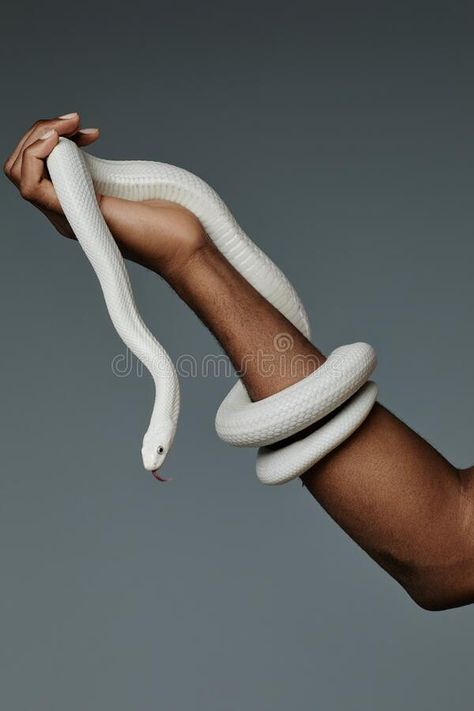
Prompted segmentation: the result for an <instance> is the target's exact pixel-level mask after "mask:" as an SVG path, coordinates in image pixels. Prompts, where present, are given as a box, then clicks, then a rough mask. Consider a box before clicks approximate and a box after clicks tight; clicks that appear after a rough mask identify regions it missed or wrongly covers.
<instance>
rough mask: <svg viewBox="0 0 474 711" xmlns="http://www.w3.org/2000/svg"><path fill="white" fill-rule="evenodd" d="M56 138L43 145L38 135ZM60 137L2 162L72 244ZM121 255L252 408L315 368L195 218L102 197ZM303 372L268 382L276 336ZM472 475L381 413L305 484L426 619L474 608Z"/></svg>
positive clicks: (170, 208) (26, 143)
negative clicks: (167, 301)
mask: <svg viewBox="0 0 474 711" xmlns="http://www.w3.org/2000/svg"><path fill="white" fill-rule="evenodd" d="M50 130H53V133H52V134H49V135H48V136H47V137H46V138H45V139H43V138H40V136H41V135H42V134H44V133H47V132H48V131H50ZM58 135H67V136H69V137H71V138H73V139H74V140H76V141H77V142H78V143H80V144H81V145H87V144H88V143H91V142H92V141H93V140H95V138H97V137H98V132H95V133H94V132H92V133H82V134H80V133H79V117H78V116H77V115H73V116H71V117H69V118H66V119H59V118H58V119H52V120H50V121H46V122H42V123H39V124H35V126H34V127H33V128H32V130H31V131H30V132H29V133H28V134H27V136H26V137H24V139H22V141H21V142H20V144H19V146H18V147H17V149H15V151H14V152H13V154H12V156H10V158H9V159H8V160H7V162H6V164H5V172H6V173H7V175H8V176H9V178H10V179H11V180H12V181H13V182H14V183H15V184H16V185H17V186H18V187H19V188H20V190H21V192H22V195H23V196H24V197H25V198H26V199H28V200H29V201H31V202H32V203H33V204H35V205H36V206H37V207H39V208H40V209H41V210H42V211H43V212H45V214H46V215H47V217H48V219H50V220H51V221H52V222H53V224H55V226H56V227H57V229H58V230H59V231H60V232H61V233H62V234H65V235H67V236H70V237H73V234H72V232H71V230H70V228H69V226H68V225H67V222H66V221H65V219H64V216H63V215H62V213H61V210H60V208H59V204H58V203H57V199H56V196H55V194H54V190H53V189H52V185H51V183H50V181H49V180H48V176H47V172H46V169H45V164H44V161H45V159H46V157H47V155H49V153H50V152H51V150H52V148H53V147H54V145H55V144H56V143H57V140H58ZM98 197H99V201H100V205H101V209H102V211H103V214H104V217H105V219H106V221H107V223H108V224H109V227H110V229H111V231H112V233H113V234H114V237H115V239H116V240H117V243H118V244H119V247H120V248H121V250H122V253H123V254H124V256H126V257H128V258H132V259H134V260H135V261H137V262H139V263H140V264H143V265H145V266H146V267H148V268H150V269H152V270H153V271H155V272H157V273H159V274H160V275H161V276H163V277H164V278H165V279H167V281H168V282H169V283H170V284H171V286H172V287H173V288H174V289H175V290H176V292H177V293H178V294H179V295H180V296H181V297H182V298H183V299H184V300H185V301H186V302H187V303H188V304H189V305H190V306H191V308H193V309H194V311H195V312H196V313H197V315H198V316H199V317H200V318H201V320H202V321H203V322H204V323H205V324H206V325H207V326H208V327H209V329H210V330H211V331H212V332H213V333H214V334H215V336H216V337H217V338H218V340H219V341H220V343H221V344H222V346H223V348H224V349H225V350H226V352H227V353H228V354H229V357H230V358H231V359H232V361H233V363H234V365H235V367H236V368H237V369H239V370H240V369H241V368H242V364H243V363H244V364H245V367H244V368H243V373H242V377H243V380H244V382H245V385H246V387H247V389H248V391H249V393H250V395H251V397H252V398H253V399H254V400H258V399H260V398H264V397H266V396H268V395H271V394H272V393H274V392H277V391H279V390H282V389H283V388H285V387H287V386H288V385H291V384H292V383H293V382H295V381H296V380H298V379H300V378H302V377H304V375H306V374H308V372H309V371H308V368H309V369H311V368H313V369H314V368H317V367H318V366H319V365H321V364H322V362H323V361H324V357H323V355H322V354H321V353H320V352H319V351H318V350H317V348H316V347H315V346H313V345H312V344H311V343H310V342H309V341H307V339H305V338H304V337H303V336H302V335H301V334H300V333H299V332H298V331H297V330H296V329H295V328H294V327H293V326H292V325H291V324H290V323H289V322H288V321H287V320H286V319H285V318H284V317H283V316H282V315H281V314H280V313H279V312H278V311H277V310H276V309H274V308H273V307H272V306H271V305H270V304H269V303H268V302H266V301H265V300H264V299H263V298H262V297H261V296H260V295H259V294H258V293H257V292H256V291H255V290H254V289H253V288H252V287H251V286H250V285H249V284H248V283H247V282H246V281H245V280H244V279H243V278H242V277H241V276H240V274H238V272H236V271H235V270H234V269H233V268H232V267H231V265H230V264H229V263H228V262H227V261H226V260H225V259H224V258H223V257H222V256H221V255H220V254H219V252H218V251H217V250H216V249H215V248H214V247H213V245H212V244H211V243H210V242H209V240H208V239H207V237H206V235H205V233H204V231H203V229H202V227H201V225H200V224H199V222H198V221H197V220H196V219H195V218H194V216H193V215H191V213H187V212H186V211H185V210H183V209H182V208H179V207H177V206H174V205H170V204H167V203H163V202H160V201H147V202H145V203H131V202H128V201H124V200H118V199H115V198H107V197H103V196H98ZM280 334H285V335H287V336H288V337H289V339H290V343H291V347H290V348H288V349H286V350H285V351H284V353H283V354H282V353H281V351H279V352H278V358H279V359H281V358H282V357H284V358H287V359H288V360H292V362H294V360H295V359H297V358H300V359H302V360H300V362H302V363H306V365H307V369H306V372H304V369H301V370H296V371H295V369H294V368H284V367H283V368H279V369H278V370H277V371H276V372H273V373H270V374H268V373H264V372H262V369H261V368H259V367H258V362H259V361H258V357H256V356H257V354H258V352H265V353H266V354H270V355H272V353H273V354H274V355H275V349H276V346H275V343H276V341H275V339H276V337H277V336H278V335H280ZM471 473H472V472H471V471H470V470H467V471H464V472H460V471H458V470H456V469H455V468H454V467H452V466H451V465H450V464H449V463H448V462H446V460H444V459H443V458H442V457H441V456H440V455H439V454H438V453H437V452H436V451H435V450H434V449H433V448H432V447H430V446H429V445H428V444H427V443H426V442H424V440H422V439H421V438H420V437H419V436H418V435H416V434H415V433H414V432H412V431H411V430H410V429H409V428H408V427H406V426H405V425H404V424H403V423H401V422H400V421H399V420H398V419H397V418H396V417H394V416H393V415H392V414H391V413H389V412H388V411H387V410H386V409H385V408H383V407H382V406H381V405H376V406H375V407H374V410H373V411H372V413H371V415H370V416H369V417H368V419H367V420H366V422H365V423H364V425H363V426H362V427H360V428H359V430H358V431H357V432H356V433H355V434H354V435H353V436H352V437H351V438H350V439H349V440H347V441H346V442H345V443H344V444H343V445H341V446H340V447H339V448H338V449H337V450H335V451H334V452H332V453H331V454H330V455H329V456H327V457H326V458H325V459H324V460H323V461H322V462H320V463H319V464H318V465H317V466H315V467H313V469H312V470H311V471H309V472H307V473H306V474H305V475H304V477H303V481H304V483H305V485H306V487H307V488H308V490H309V491H310V492H311V493H312V494H313V496H315V498H316V499H317V500H318V501H319V502H320V503H321V505H322V506H323V507H324V508H325V509H326V510H327V511H328V513H329V514H330V515H331V516H332V517H333V518H334V519H335V520H336V521H337V522H338V523H339V524H340V525H341V526H342V527H343V528H344V529H345V530H346V531H347V532H348V533H349V534H350V535H351V536H352V538H353V539H354V540H355V541H357V542H358V543H359V544H360V545H361V546H362V547H363V548H364V549H365V550H366V551H367V552H368V553H369V554H370V555H371V556H372V557H373V558H374V559H375V560H376V561H377V562H378V563H380V564H381V565H382V566H383V567H384V568H385V569H386V570H388V572H389V573H390V574H391V575H393V577H395V578H396V579H397V580H398V581H399V582H400V583H401V584H402V585H403V586H404V587H405V589H406V590H407V591H408V592H409V594H410V595H411V596H412V597H413V598H414V599H415V600H416V601H417V602H418V603H419V604H420V605H422V606H423V607H425V608H427V609H443V608H446V607H451V606H454V605H458V604H467V603H468V602H471V601H472V600H473V598H474V579H473V578H474V562H473V561H474V543H473V541H474V536H473V526H474V523H473V516H472V512H473V507H472V501H473V494H472V484H471V481H472V477H471Z"/></svg>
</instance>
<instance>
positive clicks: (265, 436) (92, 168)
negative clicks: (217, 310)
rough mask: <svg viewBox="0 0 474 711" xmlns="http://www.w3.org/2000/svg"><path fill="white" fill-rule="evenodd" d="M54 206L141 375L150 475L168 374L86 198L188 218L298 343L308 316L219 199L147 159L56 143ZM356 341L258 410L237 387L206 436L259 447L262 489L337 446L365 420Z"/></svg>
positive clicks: (165, 408)
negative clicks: (151, 388)
mask: <svg viewBox="0 0 474 711" xmlns="http://www.w3.org/2000/svg"><path fill="white" fill-rule="evenodd" d="M47 165H48V171H49V173H50V176H51V180H52V182H53V185H54V187H55V190H56V193H57V195H58V199H59V201H60V204H61V207H62V209H63V211H64V214H65V215H66V217H67V219H68V221H69V223H70V225H71V227H72V229H73V230H74V233H75V235H76V237H77V239H78V241H79V243H80V245H81V247H82V248H83V250H84V252H85V254H86V256H87V258H88V259H89V261H90V263H91V265H92V267H93V269H94V271H95V273H96V275H97V277H98V279H99V282H100V285H101V288H102V292H103V295H104V298H105V302H106V305H107V309H108V312H109V315H110V318H111V320H112V322H113V325H114V326H115V328H116V330H117V332H118V334H119V335H120V337H121V338H122V340H123V341H124V343H125V344H126V346H127V347H128V348H129V349H130V350H131V351H132V352H133V353H134V354H135V355H136V357H137V358H139V359H140V360H141V361H142V362H143V364H144V365H145V366H146V368H147V369H148V370H149V371H150V373H151V375H152V377H153V380H154V383H155V401H154V406H153V411H152V415H151V419H150V424H149V427H148V430H147V431H146V433H145V435H144V438H143V445H142V458H143V464H144V467H145V469H147V470H150V471H153V472H154V473H156V472H157V471H158V470H159V469H160V468H161V467H162V465H163V462H164V460H165V458H166V456H167V454H168V452H169V450H170V448H171V445H172V442H173V439H174V436H175V433H176V427H177V421H178V416H179V382H178V378H177V374H176V370H175V367H174V365H173V363H172V361H171V359H170V357H169V356H168V354H167V353H166V351H165V349H164V348H163V347H162V346H161V345H160V343H159V342H158V341H157V339H156V338H155V337H154V336H153V335H152V333H151V332H150V330H149V329H148V328H147V326H146V325H145V324H144V322H143V320H142V318H141V316H140V314H139V312H138V309H137V307H136V305H135V300H134V297H133V292H132V288H131V285H130V281H129V278H128V274H127V270H126V268H125V264H124V261H123V258H122V256H121V254H120V252H119V249H118V247H117V245H116V243H115V240H114V238H113V236H112V235H111V233H110V231H109V229H108V227H107V225H106V223H105V220H104V218H103V216H102V214H101V212H100V209H99V206H98V203H97V199H96V192H97V193H99V194H102V195H109V196H113V197H118V198H124V199H127V200H137V201H139V200H151V199H157V198H160V199H163V200H168V201H171V202H175V203H177V204H179V205H181V206H183V207H185V208H186V209H188V210H190V211H191V212H192V213H194V215H196V217H197V218H198V219H199V220H200V222H201V223H202V225H203V227H204V229H205V230H206V232H207V234H208V235H209V237H210V238H211V240H212V241H213V242H214V244H215V245H216V247H217V248H218V249H219V250H220V252H221V253H222V254H223V255H224V257H226V259H228V261H229V262H230V263H231V264H232V265H233V266H234V267H235V268H236V269H237V270H238V271H239V272H240V274H242V276H243V277H244V278H245V279H247V281H248V282H250V284H252V286H253V287H254V288H255V289H256V290H257V291H258V292H259V293H260V294H261V295H262V296H263V297H264V298H265V299H267V300H268V301H269V302H270V303H271V304H273V306H275V307H276V308H277V309H278V310H279V311H280V312H281V313H282V314H283V315H284V316H285V317H286V318H287V319H288V320H289V321H290V322H291V323H292V324H294V326H295V327H296V328H297V329H299V330H300V331H301V332H302V333H303V334H304V335H305V336H306V337H309V335H310V328H309V322H308V318H307V315H306V312H305V309H304V306H303V304H302V303H301V300H300V299H299V297H298V295H297V293H296V291H295V289H294V288H293V286H292V285H291V284H290V282H289V281H288V279H287V278H286V277H285V276H284V274H283V273H282V272H281V271H280V269H279V268H278V267H277V266H276V265H275V264H274V263H273V262H272V261H271V259H270V258H269V257H268V256H267V255H266V254H265V253H264V252H262V250H261V249H259V247H257V245H255V244H254V242H252V240H251V239H250V238H249V237H248V236H247V235H246V234H245V232H244V231H243V230H242V229H241V227H240V226H239V225H238V223H237V222H236V220H235V218H234V217H233V215H232V214H231V212H230V211H229V209H228V208H227V206H226V205H225V204H224V202H223V201H222V200H221V198H220V197H219V195H218V194H217V193H216V192H215V191H214V190H213V189H212V188H211V187H210V186H209V185H207V184H206V183H205V182H204V181H203V180H201V179H200V178H198V177H197V176H195V175H193V174H192V173H189V172H188V171H186V170H184V169H182V168H177V167H175V166H172V165H168V164H165V163H158V162H151V161H110V160H103V159H99V158H96V157H94V156H92V155H90V154H88V153H85V152H84V151H82V150H80V149H79V148H78V147H77V146H76V145H75V144H74V143H73V142H72V141H69V140H68V139H65V138H61V139H60V141H59V143H58V145H57V146H56V147H55V148H54V150H53V151H52V153H51V155H50V156H49V158H48V161H47ZM375 364H376V357H375V353H374V350H373V349H372V347H371V346H369V345H368V344H366V343H354V344H352V345H348V346H342V347H340V348H337V349H336V350H335V351H333V352H332V353H331V355H330V356H329V358H328V360H327V361H326V362H325V363H324V364H323V365H322V366H321V367H320V368H318V369H317V370H316V371H315V372H314V373H312V374H311V375H309V376H308V377H307V378H305V379H303V380H301V381H299V382H298V383H296V384H295V385H292V386H290V387H289V388H286V389H285V390H283V391H281V392H279V393H276V394H275V395H272V396H271V397H268V398H266V399H264V400H261V401H258V402H251V400H250V398H249V396H248V394H247V391H246V390H245V387H244V385H243V383H242V381H241V380H238V381H237V382H236V383H235V385H234V386H233V388H232V390H231V391H230V392H229V394H228V395H227V397H226V398H225V399H224V401H223V402H222V404H221V406H220V407H219V410H218V412H217V416H216V429H217V433H218V434H219V436H220V437H221V438H222V439H223V440H225V441H226V442H228V443H230V444H233V445H236V446H252V447H259V448H260V449H259V452H258V455H257V475H258V477H259V479H260V480H261V481H262V482H264V483H266V484H280V483H283V482H286V481H289V480H290V479H293V478H295V477H297V476H299V475H300V474H302V473H303V472H305V471H306V470H307V469H308V468H309V467H310V466H312V465H313V464H314V463H316V462H317V461H319V460H320V459H322V458H323V457H324V456H325V455H326V454H328V452H330V451H331V450H333V449H334V448H335V447H337V446H338V445H339V444H340V443H341V442H343V441H344V440H345V439H347V438H348V437H349V436H350V435H351V434H352V433H353V432H354V431H355V430H356V429H357V427H359V426H360V424H361V423H362V422H363V421H364V419H365V418H366V417H367V415H368V414H369V412H370V410H371V408H372V406H373V404H374V402H375V399H376V395H377V387H376V385H375V384H374V383H372V382H368V378H369V376H370V374H371V372H372V371H373V369H374V368H375ZM335 410H337V412H336V413H335V414H334V415H333V416H332V417H330V418H329V419H327V421H326V422H325V423H324V424H323V425H321V426H320V427H319V428H318V429H316V430H314V431H312V432H311V433H310V434H309V435H307V436H306V437H303V438H300V439H297V440H296V441H293V442H292V443H291V444H287V445H284V446H280V447H278V446H276V447H275V444H277V443H278V442H280V441H281V440H284V439H286V438H287V437H290V436H292V435H295V434H296V433H298V432H301V431H302V430H305V429H306V428H308V427H310V426H311V425H313V424H314V423H315V422H318V421H319V420H320V419H322V418H326V417H327V416H328V415H330V413H333V412H334V411H335Z"/></svg>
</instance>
